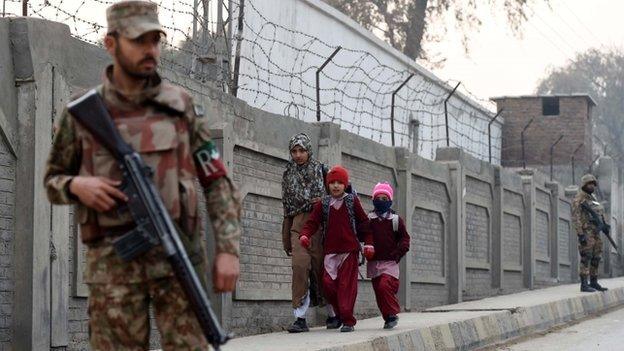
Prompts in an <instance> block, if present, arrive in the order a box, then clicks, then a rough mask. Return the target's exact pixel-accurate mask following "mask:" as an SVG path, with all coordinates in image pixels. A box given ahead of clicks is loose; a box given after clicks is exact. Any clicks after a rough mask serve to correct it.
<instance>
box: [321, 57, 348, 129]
mask: <svg viewBox="0 0 624 351" xmlns="http://www.w3.org/2000/svg"><path fill="white" fill-rule="evenodd" d="M340 49H342V46H338V47H337V48H336V50H334V52H332V54H331V55H330V56H329V57H328V58H327V60H325V62H323V64H322V65H321V67H319V68H318V69H317V70H316V121H317V122H320V121H321V87H320V84H321V71H323V68H325V66H327V64H328V63H329V61H331V60H332V59H333V58H334V56H336V54H337V53H338V51H340Z"/></svg>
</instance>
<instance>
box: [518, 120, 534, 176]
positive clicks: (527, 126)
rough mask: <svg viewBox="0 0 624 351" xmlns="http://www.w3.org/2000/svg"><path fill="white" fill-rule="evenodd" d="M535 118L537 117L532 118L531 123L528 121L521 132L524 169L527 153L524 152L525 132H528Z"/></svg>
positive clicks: (524, 167)
mask: <svg viewBox="0 0 624 351" xmlns="http://www.w3.org/2000/svg"><path fill="white" fill-rule="evenodd" d="M534 119H535V117H533V118H531V120H530V121H529V123H527V124H526V125H525V126H524V128H523V129H522V132H520V143H521V144H522V168H523V169H526V156H525V153H524V132H526V130H527V128H529V126H530V125H531V123H533V120H534Z"/></svg>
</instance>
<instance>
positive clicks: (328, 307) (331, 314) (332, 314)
mask: <svg viewBox="0 0 624 351" xmlns="http://www.w3.org/2000/svg"><path fill="white" fill-rule="evenodd" d="M325 309H326V310H327V316H328V317H336V312H334V307H332V305H330V304H327V305H325Z"/></svg>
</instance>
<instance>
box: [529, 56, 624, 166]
mask: <svg viewBox="0 0 624 351" xmlns="http://www.w3.org/2000/svg"><path fill="white" fill-rule="evenodd" d="M537 93H539V94H572V93H587V94H589V95H591V97H592V98H593V99H594V100H595V101H596V108H595V109H594V112H593V123H594V124H593V126H594V135H595V136H597V137H598V138H599V139H600V141H601V142H602V143H604V144H606V145H607V146H608V150H610V151H608V153H609V154H610V155H611V156H613V157H614V158H615V159H616V160H617V161H618V163H619V164H620V165H624V139H623V138H622V135H624V51H621V50H616V49H610V50H605V51H601V50H598V49H590V50H588V51H586V52H584V53H581V54H578V55H577V56H576V58H575V59H574V60H572V61H571V62H570V63H568V64H567V65H565V66H563V67H559V68H553V69H551V70H550V71H549V72H548V74H547V76H546V77H545V78H543V79H542V80H541V81H540V82H539V84H538V87H537Z"/></svg>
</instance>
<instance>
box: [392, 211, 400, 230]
mask: <svg viewBox="0 0 624 351" xmlns="http://www.w3.org/2000/svg"><path fill="white" fill-rule="evenodd" d="M392 231H393V232H394V234H396V233H397V232H398V231H399V215H398V214H396V213H393V214H392Z"/></svg>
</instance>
